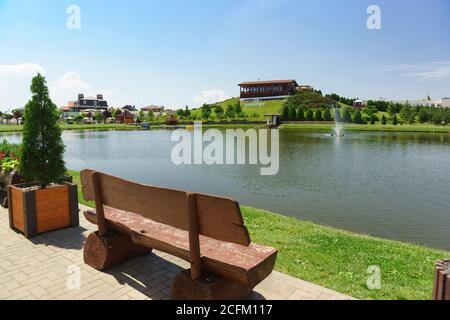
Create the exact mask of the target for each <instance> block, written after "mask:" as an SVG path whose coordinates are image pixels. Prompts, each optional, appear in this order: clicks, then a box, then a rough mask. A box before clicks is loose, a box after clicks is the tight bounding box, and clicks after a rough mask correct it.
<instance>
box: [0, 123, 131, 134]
mask: <svg viewBox="0 0 450 320" xmlns="http://www.w3.org/2000/svg"><path fill="white" fill-rule="evenodd" d="M61 128H62V129H63V130H83V129H89V130H109V129H113V130H131V129H136V128H139V127H137V126H135V125H124V124H70V125H69V124H63V125H61ZM19 131H22V126H21V125H15V124H11V125H6V124H2V125H0V132H19Z"/></svg>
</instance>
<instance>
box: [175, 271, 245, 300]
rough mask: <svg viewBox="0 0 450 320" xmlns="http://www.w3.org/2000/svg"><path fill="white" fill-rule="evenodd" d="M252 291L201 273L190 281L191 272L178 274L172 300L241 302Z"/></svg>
mask: <svg viewBox="0 0 450 320" xmlns="http://www.w3.org/2000/svg"><path fill="white" fill-rule="evenodd" d="M251 291H252V289H250V288H248V287H245V286H243V285H241V284H238V283H235V282H232V281H230V280H227V279H224V278H222V277H219V276H217V275H213V274H207V273H205V272H203V274H202V276H201V277H200V278H199V279H197V280H192V278H191V270H190V269H187V270H183V271H181V272H179V273H178V274H177V275H176V277H175V280H174V282H173V284H172V295H171V296H172V299H174V300H242V299H245V298H246V297H247V296H248V295H249V294H250V293H251Z"/></svg>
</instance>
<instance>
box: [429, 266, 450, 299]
mask: <svg viewBox="0 0 450 320" xmlns="http://www.w3.org/2000/svg"><path fill="white" fill-rule="evenodd" d="M433 300H450V259H444V260H438V261H437V262H436V270H435V274H434V287H433Z"/></svg>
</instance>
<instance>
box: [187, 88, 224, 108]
mask: <svg viewBox="0 0 450 320" xmlns="http://www.w3.org/2000/svg"><path fill="white" fill-rule="evenodd" d="M228 98H229V97H228V96H227V95H226V93H225V91H223V90H221V89H212V90H204V91H202V92H201V93H200V95H198V96H195V97H194V101H195V102H196V103H197V104H199V105H200V104H203V103H215V102H219V101H224V100H227V99H228Z"/></svg>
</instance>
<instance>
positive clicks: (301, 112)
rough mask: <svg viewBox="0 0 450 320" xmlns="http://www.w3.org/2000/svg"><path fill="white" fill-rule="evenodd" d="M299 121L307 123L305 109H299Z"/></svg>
mask: <svg viewBox="0 0 450 320" xmlns="http://www.w3.org/2000/svg"><path fill="white" fill-rule="evenodd" d="M297 121H305V112H304V111H303V108H298V109H297Z"/></svg>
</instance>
